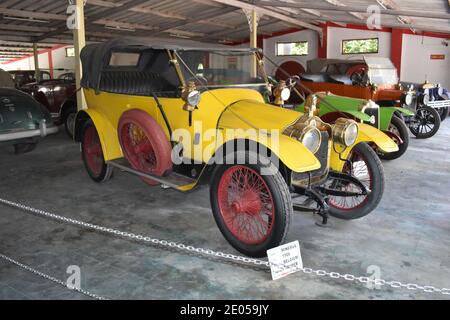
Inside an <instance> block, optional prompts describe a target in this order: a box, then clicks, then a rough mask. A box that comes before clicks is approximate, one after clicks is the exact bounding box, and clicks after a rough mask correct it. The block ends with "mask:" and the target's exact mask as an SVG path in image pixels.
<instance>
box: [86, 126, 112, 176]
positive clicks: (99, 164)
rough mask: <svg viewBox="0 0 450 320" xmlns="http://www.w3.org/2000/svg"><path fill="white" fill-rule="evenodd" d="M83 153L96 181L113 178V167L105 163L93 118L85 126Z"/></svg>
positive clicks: (91, 174)
mask: <svg viewBox="0 0 450 320" xmlns="http://www.w3.org/2000/svg"><path fill="white" fill-rule="evenodd" d="M81 153H82V158H83V162H84V166H85V168H86V171H87V172H88V174H89V176H90V177H91V178H92V179H93V180H94V181H96V182H104V181H107V180H109V178H111V175H112V172H113V169H112V168H111V167H110V166H108V165H107V164H106V163H105V159H104V156H103V149H102V144H101V141H100V137H99V136H98V132H97V129H96V128H95V126H94V124H93V123H92V121H91V120H88V121H87V122H86V123H85V125H84V127H83V139H82V142H81Z"/></svg>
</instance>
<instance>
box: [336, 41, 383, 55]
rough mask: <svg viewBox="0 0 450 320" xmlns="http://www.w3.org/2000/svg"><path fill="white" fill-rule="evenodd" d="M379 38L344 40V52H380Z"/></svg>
mask: <svg viewBox="0 0 450 320" xmlns="http://www.w3.org/2000/svg"><path fill="white" fill-rule="evenodd" d="M378 46H379V39H378V38H370V39H353V40H342V54H365V53H378V49H379V48H378Z"/></svg>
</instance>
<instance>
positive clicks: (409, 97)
mask: <svg viewBox="0 0 450 320" xmlns="http://www.w3.org/2000/svg"><path fill="white" fill-rule="evenodd" d="M412 102H413V95H412V94H411V93H408V94H406V96H405V104H406V105H407V106H410V105H411V104H412Z"/></svg>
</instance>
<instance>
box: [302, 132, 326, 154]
mask: <svg viewBox="0 0 450 320" xmlns="http://www.w3.org/2000/svg"><path fill="white" fill-rule="evenodd" d="M321 140H322V136H321V134H320V131H319V129H317V128H310V129H306V132H305V133H304V134H303V136H302V143H303V145H304V146H305V147H306V148H308V150H309V151H311V152H312V153H316V152H317V150H319V147H320V143H321Z"/></svg>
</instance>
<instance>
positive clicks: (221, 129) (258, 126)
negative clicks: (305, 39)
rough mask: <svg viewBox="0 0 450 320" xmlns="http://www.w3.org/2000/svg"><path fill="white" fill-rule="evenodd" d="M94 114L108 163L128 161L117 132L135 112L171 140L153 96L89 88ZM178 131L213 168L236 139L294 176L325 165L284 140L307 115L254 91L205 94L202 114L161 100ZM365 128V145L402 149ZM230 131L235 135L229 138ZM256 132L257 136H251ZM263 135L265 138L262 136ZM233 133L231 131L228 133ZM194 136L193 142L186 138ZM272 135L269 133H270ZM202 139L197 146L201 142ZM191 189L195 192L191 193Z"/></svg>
mask: <svg viewBox="0 0 450 320" xmlns="http://www.w3.org/2000/svg"><path fill="white" fill-rule="evenodd" d="M84 92H85V96H86V101H87V104H88V107H89V108H88V109H87V110H83V111H82V112H86V113H87V114H88V115H89V116H90V117H91V118H92V120H93V122H94V124H95V127H96V128H97V131H98V133H99V137H100V140H101V143H102V149H103V153H104V157H105V160H106V161H110V160H114V159H118V158H122V157H123V153H122V150H121V147H120V143H119V138H118V133H117V127H118V123H119V120H120V117H121V116H122V114H123V113H124V112H125V111H127V110H131V109H140V110H143V111H145V112H146V113H148V114H149V115H150V116H152V117H153V118H154V119H155V120H156V121H157V122H158V124H159V125H160V126H161V128H163V130H164V131H165V133H166V135H167V139H170V135H169V130H168V128H167V125H166V123H165V121H164V118H163V116H162V114H161V112H160V111H159V109H158V106H157V104H156V101H155V99H154V98H153V97H149V96H133V95H125V94H115V93H107V92H100V93H98V94H97V93H95V91H94V90H92V89H84ZM159 101H160V103H161V105H162V107H163V109H164V113H165V114H166V117H167V119H168V122H169V125H170V127H171V130H172V138H173V140H174V141H176V142H180V143H182V145H183V156H184V157H185V158H188V159H193V160H196V161H199V162H203V163H208V162H209V161H210V160H211V158H212V157H213V156H214V154H215V152H216V151H217V149H218V148H219V147H220V146H222V145H223V144H225V143H226V142H229V141H231V140H233V139H251V140H254V141H256V142H257V143H260V144H262V145H264V146H266V147H267V148H269V149H270V150H271V151H272V152H273V153H275V154H276V156H277V157H278V158H279V159H280V160H281V161H282V162H283V163H284V164H285V165H286V166H287V167H288V168H289V169H290V170H292V171H295V172H307V171H311V170H316V169H319V168H320V162H319V160H318V159H317V158H316V157H315V156H314V155H313V154H312V153H311V152H310V151H309V150H308V149H307V148H306V147H305V146H304V145H303V144H302V143H300V142H299V141H297V140H296V139H294V138H290V137H288V136H285V135H282V134H281V132H282V130H283V129H284V128H286V127H287V126H288V125H290V124H292V123H294V122H295V121H296V120H297V119H298V118H299V117H300V116H301V115H302V113H300V112H297V111H293V110H288V109H284V108H280V107H276V106H272V105H269V104H266V103H264V99H263V97H262V95H261V94H260V93H259V92H258V91H257V90H254V89H239V88H229V89H215V90H209V91H206V92H203V93H202V96H201V102H200V104H199V105H198V109H196V110H195V111H194V112H192V125H191V126H189V113H188V112H187V111H184V110H183V105H184V101H183V100H182V99H180V98H163V97H161V98H159ZM358 125H359V129H360V130H359V136H358V139H357V141H356V143H355V144H357V143H359V142H373V143H375V144H376V145H378V147H379V148H380V149H381V150H382V151H384V152H393V151H396V150H398V147H397V145H396V144H395V142H394V141H393V140H392V139H390V138H389V137H388V136H387V135H385V134H384V133H382V132H381V131H380V130H378V129H376V128H373V127H371V126H369V125H365V124H358ZM226 129H238V130H234V131H231V132H232V134H231V135H229V134H227V133H225V131H227V130H226ZM249 129H255V130H256V132H257V135H256V136H254V135H253V134H249V132H248V130H249ZM259 130H262V134H261V131H259ZM272 130H279V131H278V138H279V139H278V141H279V143H278V144H277V145H275V144H274V142H273V141H274V140H272V139H271V137H272V136H273V134H271V131H272ZM227 132H228V131H227ZM186 133H188V139H183V138H184V134H186ZM264 133H266V134H264ZM196 136H197V137H200V138H199V139H200V140H199V141H196V142H195V143H194V140H195V137H196ZM351 149H352V147H349V148H347V149H346V150H345V151H344V152H343V153H342V154H341V158H347V157H348V155H349V152H350V151H351ZM343 165H344V161H341V160H340V157H339V154H338V153H337V152H336V151H335V150H334V149H333V148H331V151H330V167H331V169H333V170H337V171H342V168H343ZM188 189H189V188H188Z"/></svg>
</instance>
